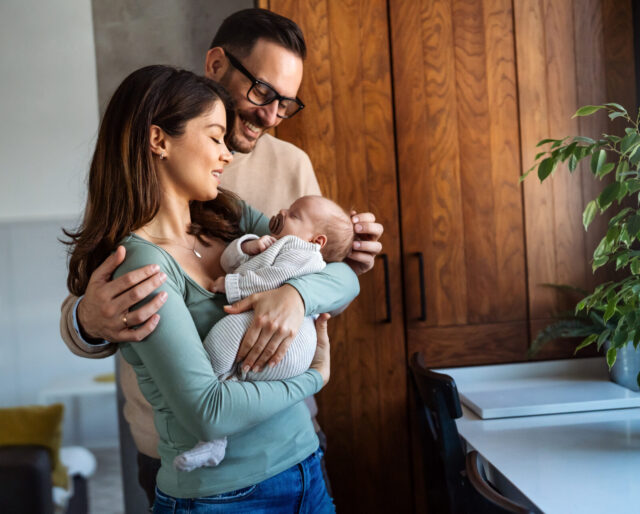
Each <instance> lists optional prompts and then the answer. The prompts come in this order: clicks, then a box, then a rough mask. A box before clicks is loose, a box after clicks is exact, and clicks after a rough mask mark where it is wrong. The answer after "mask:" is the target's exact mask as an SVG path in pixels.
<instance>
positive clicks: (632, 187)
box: [627, 178, 640, 193]
mask: <svg viewBox="0 0 640 514" xmlns="http://www.w3.org/2000/svg"><path fill="white" fill-rule="evenodd" d="M627 189H628V190H629V192H630V193H635V192H636V191H640V180H638V179H637V178H634V179H629V180H627Z"/></svg>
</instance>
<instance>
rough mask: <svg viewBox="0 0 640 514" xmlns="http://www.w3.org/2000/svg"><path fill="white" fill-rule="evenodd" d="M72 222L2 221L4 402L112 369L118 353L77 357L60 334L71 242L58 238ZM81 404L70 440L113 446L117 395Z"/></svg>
mask: <svg viewBox="0 0 640 514" xmlns="http://www.w3.org/2000/svg"><path fill="white" fill-rule="evenodd" d="M74 223H75V221H74V220H70V219H64V220H47V221H28V222H27V221H24V222H5V223H0V406H14V405H25V404H33V403H36V402H37V401H38V394H39V393H40V392H41V391H42V390H43V389H46V388H47V387H48V386H49V385H50V384H52V383H54V382H56V381H60V380H68V379H72V378H73V379H75V378H77V379H78V380H81V379H82V378H83V377H90V376H94V375H96V374H101V373H107V372H111V371H113V366H114V362H113V358H108V359H84V358H81V357H77V356H75V355H73V354H72V353H71V352H70V351H69V350H68V349H67V347H66V345H65V344H64V343H63V341H62V339H61V338H60V331H59V320H60V304H61V303H62V300H63V299H64V298H65V296H66V295H67V288H66V284H65V281H66V273H67V272H66V253H65V252H66V251H65V247H64V246H63V245H62V243H60V242H59V241H58V240H57V239H58V238H60V237H61V236H62V231H61V227H63V226H64V227H73V226H74ZM68 407H69V408H70V407H71V405H70V404H69V405H68ZM78 408H79V414H80V416H79V419H80V423H79V426H78V427H72V426H71V422H72V419H71V417H70V416H66V419H65V422H66V423H65V428H64V436H65V442H66V444H84V445H86V446H100V445H103V444H109V443H112V444H115V442H116V440H117V417H116V410H115V409H116V404H115V396H114V395H109V396H100V397H94V398H86V399H83V400H81V401H80V404H79V405H78ZM76 436H78V438H77V439H75V437H76Z"/></svg>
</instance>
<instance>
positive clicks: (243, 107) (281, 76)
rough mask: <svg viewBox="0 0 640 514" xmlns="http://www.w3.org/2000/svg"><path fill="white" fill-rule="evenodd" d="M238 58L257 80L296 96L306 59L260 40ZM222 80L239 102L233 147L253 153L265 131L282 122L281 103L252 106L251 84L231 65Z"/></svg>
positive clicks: (231, 133)
mask: <svg viewBox="0 0 640 514" xmlns="http://www.w3.org/2000/svg"><path fill="white" fill-rule="evenodd" d="M235 57H237V58H238V60H239V61H240V62H241V63H242V65H243V66H244V67H245V68H246V69H247V70H248V71H249V72H250V73H251V74H252V75H253V76H254V77H255V78H256V79H259V80H262V81H264V82H266V83H267V84H269V85H270V86H272V87H273V89H275V90H276V91H277V92H278V93H279V94H280V95H281V96H286V97H290V98H295V97H296V95H297V93H298V89H299V87H300V83H301V82H302V59H301V58H300V57H298V56H297V55H295V54H294V53H292V52H290V51H289V50H287V49H285V48H284V47H282V46H280V45H278V44H276V43H272V42H270V41H265V40H263V39H260V40H258V41H257V42H256V44H255V45H254V47H253V50H252V51H251V53H250V54H249V55H248V56H244V57H243V56H241V55H240V56H238V55H236V56H235ZM211 78H214V77H211ZM219 81H220V83H221V84H222V85H223V86H224V87H225V88H227V90H228V91H229V93H230V94H231V96H232V97H233V99H234V101H235V102H236V112H237V116H236V121H235V123H234V126H233V127H232V129H231V131H230V132H229V138H228V141H229V146H230V147H231V148H232V149H233V150H235V151H237V152H241V153H249V152H251V151H252V150H253V148H254V146H255V145H256V141H257V140H258V138H259V137H260V136H261V135H262V134H263V133H264V132H265V130H267V129H269V128H271V127H275V126H277V125H278V124H280V122H281V121H282V118H278V117H277V108H278V102H277V100H276V101H273V102H272V103H270V104H268V105H263V106H258V105H254V104H252V103H251V102H250V101H249V100H248V99H247V92H248V91H249V88H250V87H251V81H250V80H249V79H248V78H247V77H246V76H245V75H243V74H242V73H241V72H240V71H238V70H237V69H235V68H234V67H233V66H232V65H231V64H229V66H228V68H227V70H226V72H225V73H224V75H223V76H222V77H220V78H219Z"/></svg>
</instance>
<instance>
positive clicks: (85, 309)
mask: <svg viewBox="0 0 640 514" xmlns="http://www.w3.org/2000/svg"><path fill="white" fill-rule="evenodd" d="M125 253H126V251H125V248H124V247H123V246H119V247H118V249H117V250H116V251H115V253H113V254H111V255H110V256H109V257H107V258H106V259H105V261H104V262H103V263H102V264H101V265H100V266H98V267H97V268H96V270H95V271H94V272H93V273H92V274H91V278H90V279H89V284H88V285H87V291H86V292H85V294H84V297H83V298H82V300H80V303H79V304H78V323H79V325H80V330H81V331H82V334H83V336H85V337H87V336H88V337H89V338H90V339H101V340H102V339H104V340H107V341H111V342H113V343H121V342H124V341H142V340H143V339H144V338H145V337H147V336H148V335H149V334H150V333H151V332H153V331H154V329H155V328H156V326H157V325H158V321H160V315H159V314H156V312H158V310H159V309H160V307H162V305H163V304H164V302H165V301H166V300H167V293H165V292H162V293H160V294H157V295H156V296H155V298H154V299H153V300H151V301H150V302H149V303H147V304H145V305H143V306H142V307H140V308H139V309H136V310H135V311H131V312H129V308H130V307H131V306H132V305H134V304H136V303H138V302H139V301H140V300H143V299H144V298H146V297H147V296H149V295H150V294H151V293H152V292H153V291H155V290H156V289H157V288H158V287H160V286H161V285H162V283H163V282H164V281H165V280H166V279H167V276H166V275H165V274H164V273H163V272H161V271H160V267H159V266H158V265H156V264H150V265H148V266H145V267H143V268H139V269H136V270H133V271H130V272H129V273H127V274H126V275H122V276H121V277H119V278H117V279H115V280H111V275H112V274H113V272H114V271H115V270H116V268H117V267H118V266H120V264H122V262H123V261H124V257H125ZM125 319H126V324H125ZM137 325H142V326H140V327H138V328H135V329H133V328H129V327H135V326H137Z"/></svg>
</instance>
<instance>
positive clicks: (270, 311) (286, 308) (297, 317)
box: [224, 284, 304, 371]
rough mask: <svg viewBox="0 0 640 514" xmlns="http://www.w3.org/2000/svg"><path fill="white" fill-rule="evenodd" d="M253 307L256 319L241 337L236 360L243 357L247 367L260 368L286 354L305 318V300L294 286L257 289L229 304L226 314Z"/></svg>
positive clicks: (253, 369)
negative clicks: (266, 289)
mask: <svg viewBox="0 0 640 514" xmlns="http://www.w3.org/2000/svg"><path fill="white" fill-rule="evenodd" d="M251 309H253V311H254V317H253V323H252V324H251V326H250V327H249V328H248V329H247V332H246V333H245V335H244V338H243V339H242V343H241V344H240V349H239V350H238V356H237V357H236V362H240V361H243V365H242V368H243V370H246V371H249V370H251V371H261V370H262V368H263V367H264V366H265V364H267V362H268V363H269V365H270V366H275V365H276V364H278V363H279V362H280V361H281V360H282V359H283V357H284V355H285V353H287V350H288V349H289V346H290V345H291V342H292V341H293V339H294V337H295V336H296V334H297V333H298V330H299V329H300V326H301V325H302V320H303V319H304V302H303V301H302V297H301V296H300V293H298V291H297V290H296V288H295V287H293V286H290V285H288V284H285V285H284V286H282V287H279V288H278V289H274V290H272V291H265V292H263V293H256V294H252V295H251V296H248V297H247V298H244V299H243V300H240V301H239V302H236V303H234V304H233V305H226V306H225V308H224V310H225V312H226V313H227V314H238V313H240V312H245V311H248V310H251Z"/></svg>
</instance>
